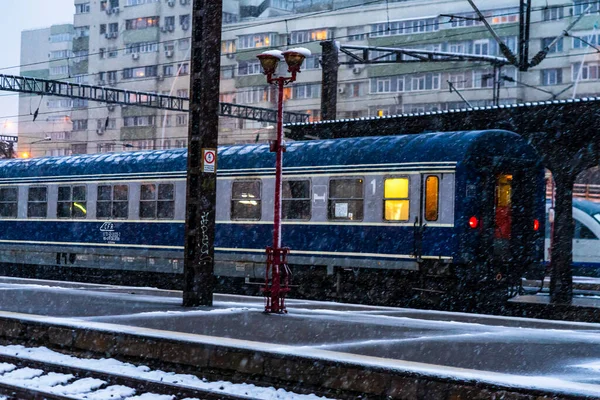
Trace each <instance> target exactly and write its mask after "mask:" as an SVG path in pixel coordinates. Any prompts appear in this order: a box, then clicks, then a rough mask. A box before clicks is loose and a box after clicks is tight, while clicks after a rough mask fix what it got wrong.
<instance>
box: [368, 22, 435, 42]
mask: <svg viewBox="0 0 600 400" xmlns="http://www.w3.org/2000/svg"><path fill="white" fill-rule="evenodd" d="M439 28H440V27H439V21H438V19H437V18H427V19H420V20H408V21H391V22H389V23H387V22H381V23H378V24H373V25H371V33H370V34H369V36H370V37H378V36H395V35H409V34H411V33H424V32H433V31H437V30H439Z"/></svg>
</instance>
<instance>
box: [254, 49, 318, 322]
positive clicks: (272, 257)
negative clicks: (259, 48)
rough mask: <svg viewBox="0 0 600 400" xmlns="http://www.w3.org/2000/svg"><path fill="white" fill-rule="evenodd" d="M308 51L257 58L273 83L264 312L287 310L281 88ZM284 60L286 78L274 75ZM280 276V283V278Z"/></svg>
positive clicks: (287, 250)
mask: <svg viewBox="0 0 600 400" xmlns="http://www.w3.org/2000/svg"><path fill="white" fill-rule="evenodd" d="M308 56H310V51H309V50H307V49H304V48H297V49H291V50H287V51H284V52H283V53H282V52H280V51H279V50H270V51H266V52H264V53H262V54H259V55H258V56H257V57H258V59H259V60H260V64H261V66H262V69H263V73H264V74H265V75H266V76H267V82H268V83H269V84H273V85H277V89H278V91H277V94H278V98H277V137H276V139H275V140H272V141H271V143H270V150H271V152H274V153H276V162H275V199H274V213H273V246H272V247H271V246H268V247H267V266H266V270H265V286H264V287H263V288H262V289H261V290H262V292H263V294H264V296H265V313H277V314H282V313H287V310H286V308H285V295H286V294H287V293H288V292H289V291H290V288H289V275H290V274H289V270H288V267H287V255H288V253H289V251H290V249H288V248H282V247H281V176H282V160H283V152H284V151H285V145H284V144H283V88H284V86H285V85H287V84H288V83H292V82H294V81H295V80H296V74H298V73H300V67H301V66H302V62H304V59H305V58H306V57H308ZM282 58H283V59H285V62H286V63H287V65H288V72H290V73H291V74H292V76H290V77H285V76H280V77H274V76H273V75H274V74H275V73H276V72H277V66H278V65H279V61H281V59H282ZM282 277H283V284H282V282H281V278H282Z"/></svg>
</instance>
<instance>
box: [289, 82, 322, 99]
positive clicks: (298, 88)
mask: <svg viewBox="0 0 600 400" xmlns="http://www.w3.org/2000/svg"><path fill="white" fill-rule="evenodd" d="M319 97H321V85H320V84H318V83H317V84H304V85H303V84H299V85H294V86H292V98H293V99H296V100H297V99H317V98H319Z"/></svg>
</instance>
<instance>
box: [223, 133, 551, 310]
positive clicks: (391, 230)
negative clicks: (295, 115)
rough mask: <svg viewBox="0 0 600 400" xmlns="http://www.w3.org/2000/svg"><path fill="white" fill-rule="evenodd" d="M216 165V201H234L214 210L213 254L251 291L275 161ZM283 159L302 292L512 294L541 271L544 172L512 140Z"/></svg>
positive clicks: (454, 138) (291, 150)
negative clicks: (529, 272)
mask: <svg viewBox="0 0 600 400" xmlns="http://www.w3.org/2000/svg"><path fill="white" fill-rule="evenodd" d="M219 157H220V158H219V170H220V173H219V186H218V189H219V193H220V194H219V197H220V198H221V199H223V198H230V199H231V207H219V209H218V215H217V220H218V231H217V243H218V244H219V250H220V252H221V254H223V256H224V258H226V259H228V260H235V262H236V263H235V265H230V268H231V269H232V270H233V269H234V268H235V269H236V270H237V271H240V272H241V273H243V274H244V275H245V276H246V277H247V278H255V279H256V280H257V281H260V280H262V271H263V269H262V267H261V265H262V262H263V260H264V255H263V251H264V250H263V249H264V247H265V245H266V244H269V240H270V237H271V228H272V226H271V222H272V218H273V211H272V210H273V204H272V201H271V198H272V196H271V193H273V190H274V188H273V185H274V179H273V174H274V167H273V166H274V161H273V160H274V156H273V155H272V154H270V153H269V149H268V147H267V146H264V145H263V146H253V145H248V146H232V147H226V148H223V149H222V150H221V151H220V153H219ZM284 160H285V161H284V183H283V218H284V223H283V243H284V245H285V246H288V247H290V248H291V249H292V253H291V255H290V257H289V262H290V263H291V264H293V265H302V266H310V268H308V269H307V268H296V275H299V274H304V275H306V276H303V278H305V279H301V282H302V283H303V285H301V286H303V287H302V288H301V289H304V290H306V289H307V286H309V285H307V284H310V283H312V284H313V286H314V288H313V289H314V292H315V293H319V292H321V293H323V292H325V291H327V290H330V289H333V290H334V293H333V294H334V295H335V296H336V297H338V298H340V297H341V298H350V299H353V300H362V299H364V298H365V297H369V296H373V297H381V296H383V297H384V298H386V300H392V301H393V300H394V298H396V297H397V296H401V295H406V294H407V293H414V292H415V289H416V291H418V292H422V293H438V294H443V293H447V292H449V291H450V292H452V293H456V292H457V291H461V292H462V291H465V292H466V291H470V292H473V291H476V290H478V289H480V288H487V287H488V286H491V287H492V288H498V287H501V288H506V287H508V286H519V285H520V277H521V275H522V273H523V272H524V271H525V270H526V269H529V268H533V267H538V266H540V265H541V260H542V259H543V232H544V231H543V216H544V170H543V168H542V166H541V164H540V161H539V158H538V156H537V155H536V153H535V151H534V150H533V148H532V147H531V146H529V145H528V144H527V143H526V142H525V141H524V140H523V139H522V138H521V137H520V136H518V135H516V134H514V133H510V132H506V131H478V132H454V133H428V134H421V135H403V136H389V137H365V138H354V139H343V140H325V141H314V142H295V143H290V144H289V145H288V148H287V152H286V154H285V157H284ZM315 266H320V268H318V267H315ZM538 268H539V267H538ZM328 276H329V277H333V278H334V279H333V285H332V286H330V287H329V288H328V287H327V284H324V282H329V279H327V277H328ZM311 296H312V295H311Z"/></svg>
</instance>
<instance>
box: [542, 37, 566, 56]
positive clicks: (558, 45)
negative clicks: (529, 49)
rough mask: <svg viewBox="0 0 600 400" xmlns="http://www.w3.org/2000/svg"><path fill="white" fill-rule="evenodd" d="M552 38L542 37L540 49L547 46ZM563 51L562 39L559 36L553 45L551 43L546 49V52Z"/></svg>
mask: <svg viewBox="0 0 600 400" xmlns="http://www.w3.org/2000/svg"><path fill="white" fill-rule="evenodd" d="M553 40H554V38H543V39H542V49H545V48H546V46H548V45H549V44H550V43H552V41H553ZM562 51H563V39H562V38H560V39H559V40H558V42H556V43H555V44H554V45H552V47H550V48H549V49H548V53H560V52H562Z"/></svg>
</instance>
